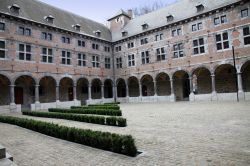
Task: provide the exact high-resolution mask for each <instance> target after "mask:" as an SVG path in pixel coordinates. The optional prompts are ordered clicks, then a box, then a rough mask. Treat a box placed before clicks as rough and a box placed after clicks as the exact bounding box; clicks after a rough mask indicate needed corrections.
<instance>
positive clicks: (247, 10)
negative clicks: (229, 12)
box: [240, 8, 249, 18]
mask: <svg viewBox="0 0 250 166" xmlns="http://www.w3.org/2000/svg"><path fill="white" fill-rule="evenodd" d="M243 11H246V12H247V15H246V16H243V15H242V14H243V13H242V12H243ZM248 16H249V9H248V8H245V9H242V10H240V18H247V17H248Z"/></svg>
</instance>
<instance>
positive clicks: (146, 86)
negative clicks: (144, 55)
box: [140, 74, 155, 96]
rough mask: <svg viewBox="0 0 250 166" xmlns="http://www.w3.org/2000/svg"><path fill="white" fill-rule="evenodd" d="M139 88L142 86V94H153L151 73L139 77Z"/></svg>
mask: <svg viewBox="0 0 250 166" xmlns="http://www.w3.org/2000/svg"><path fill="white" fill-rule="evenodd" d="M140 81H141V88H142V96H153V95H154V94H155V91H154V79H153V77H152V76H151V75H148V74H146V75H143V76H142V77H141V80H140Z"/></svg>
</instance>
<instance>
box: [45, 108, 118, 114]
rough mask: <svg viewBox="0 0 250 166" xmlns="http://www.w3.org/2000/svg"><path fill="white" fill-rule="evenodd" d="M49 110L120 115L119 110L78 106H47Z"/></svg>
mask: <svg viewBox="0 0 250 166" xmlns="http://www.w3.org/2000/svg"><path fill="white" fill-rule="evenodd" d="M48 110H49V112H61V113H75V114H96V115H109V116H122V112H121V110H102V109H85V108H80V107H77V108H76V107H71V109H63V108H49V109H48Z"/></svg>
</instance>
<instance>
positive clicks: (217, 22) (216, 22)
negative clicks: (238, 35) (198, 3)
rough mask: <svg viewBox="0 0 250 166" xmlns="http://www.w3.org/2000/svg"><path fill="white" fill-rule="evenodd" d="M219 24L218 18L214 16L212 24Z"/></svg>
mask: <svg viewBox="0 0 250 166" xmlns="http://www.w3.org/2000/svg"><path fill="white" fill-rule="evenodd" d="M218 24H220V19H219V18H218V17H217V18H214V25H218Z"/></svg>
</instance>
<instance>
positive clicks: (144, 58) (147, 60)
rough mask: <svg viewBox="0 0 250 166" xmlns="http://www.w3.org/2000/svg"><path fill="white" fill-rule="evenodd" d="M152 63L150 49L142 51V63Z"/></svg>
mask: <svg viewBox="0 0 250 166" xmlns="http://www.w3.org/2000/svg"><path fill="white" fill-rule="evenodd" d="M149 63H150V54H149V51H147V50H146V51H142V52H141V64H142V65H146V64H149Z"/></svg>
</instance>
